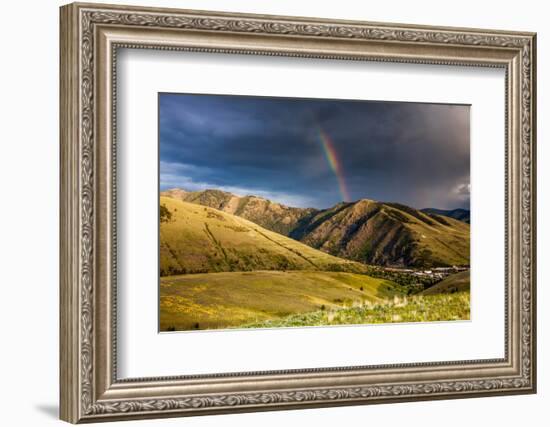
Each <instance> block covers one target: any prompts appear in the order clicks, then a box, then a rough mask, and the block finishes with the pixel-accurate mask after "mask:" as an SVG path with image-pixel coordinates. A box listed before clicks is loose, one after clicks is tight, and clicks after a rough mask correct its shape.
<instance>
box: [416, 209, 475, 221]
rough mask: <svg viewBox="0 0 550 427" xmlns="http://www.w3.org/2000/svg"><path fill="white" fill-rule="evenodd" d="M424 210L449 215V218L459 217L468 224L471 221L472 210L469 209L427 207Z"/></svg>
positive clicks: (429, 212) (429, 213)
mask: <svg viewBox="0 0 550 427" xmlns="http://www.w3.org/2000/svg"><path fill="white" fill-rule="evenodd" d="M422 212H424V213H426V214H428V215H441V216H447V217H449V218H454V219H458V220H459V221H463V222H465V223H467V224H469V223H470V211H469V210H468V209H452V210H445V209H435V208H426V209H422Z"/></svg>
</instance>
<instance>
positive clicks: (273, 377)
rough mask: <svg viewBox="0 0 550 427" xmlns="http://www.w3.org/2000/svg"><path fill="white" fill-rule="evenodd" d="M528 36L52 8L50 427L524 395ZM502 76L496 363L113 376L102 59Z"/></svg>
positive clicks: (111, 241) (530, 312)
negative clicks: (56, 203)
mask: <svg viewBox="0 0 550 427" xmlns="http://www.w3.org/2000/svg"><path fill="white" fill-rule="evenodd" d="M535 42H536V37H535V34H533V33H519V32H507V31H488V30H477V29H458V28H435V27H423V26H411V25H400V24H381V23H368V22H353V21H328V20H322V19H310V18H295V17H280V16H263V15H242V14H228V13H216V12H198V11H189V10H174V9H157V8H139V7H127V6H112V5H98V4H71V5H67V6H63V7H62V8H61V49H60V50H61V85H60V91H61V94H60V105H61V106H60V108H61V113H60V135H61V177H60V178H61V206H60V209H61V219H60V221H61V222H60V228H61V239H60V242H61V245H60V246H61V248H60V255H61V261H60V262H61V265H60V268H61V270H60V271H61V279H60V306H61V309H60V317H61V319H60V325H61V330H60V337H61V339H60V342H61V343H60V349H61V351H60V373H61V374H60V383H61V411H60V412H61V419H63V420H66V421H69V422H72V423H78V422H93V421H112V420H118V419H130V418H154V417H168V416H184V415H200V414H215V413H227V412H244V411H259V410H277V409H287V408H306V407H321V406H334V405H356V404H369V403H383V402H402V401H410V400H428V399H443V398H459V397H476V396H487V395H494V394H520V393H534V392H535V390H536V339H535V326H536V319H535V306H536V304H535V291H536V289H535V277H536V274H535V272H536V270H535V268H536V265H535V260H536V258H535V247H536V242H535V236H536V232H535V231H536V222H535V220H536V218H535V213H536V206H535V177H536V174H535V122H536V118H535V81H536V78H535V68H536V66H535V50H536V45H535ZM119 47H126V48H152V49H170V50H192V51H202V52H223V53H229V54H230V53H241V54H252V55H282V56H298V57H315V58H331V59H334V58H338V59H345V60H371V61H373V60H375V61H394V62H407V63H431V64H445V65H472V66H484V67H502V68H504V69H505V70H506V76H507V79H506V90H505V93H503V95H504V96H505V97H506V106H507V117H506V176H505V177H504V179H505V181H506V188H507V190H506V202H507V203H506V212H505V215H506V230H505V234H506V241H507V245H506V246H507V247H506V260H507V263H506V264H507V267H506V291H505V292H506V325H505V328H506V340H505V341H506V342H505V343H504V345H505V357H504V358H503V359H497V360H472V361H456V362H442V363H437V362H434V363H424V364H405V365H398V366H397V365H383V366H363V367H337V368H331V369H309V370H292V371H269V372H248V373H240V374H222V373H220V374H219V375H208V376H193V377H175V378H143V379H132V380H119V379H117V374H116V357H115V356H116V334H115V333H114V331H115V329H116V286H115V283H116V258H115V257H114V253H115V252H114V251H115V249H116V232H115V228H114V227H115V226H114V224H115V219H116V216H115V214H116V209H115V201H116V188H115V186H114V174H115V166H116V158H115V151H114V150H113V147H114V143H115V140H114V139H115V130H116V115H115V113H116V110H115V102H116V92H115V88H116V73H115V67H114V66H115V64H116V52H117V48H119Z"/></svg>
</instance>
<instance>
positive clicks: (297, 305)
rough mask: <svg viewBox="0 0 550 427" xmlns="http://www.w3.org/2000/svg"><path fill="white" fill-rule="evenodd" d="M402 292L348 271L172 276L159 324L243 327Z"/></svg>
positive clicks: (165, 327) (164, 282) (163, 292)
mask: <svg viewBox="0 0 550 427" xmlns="http://www.w3.org/2000/svg"><path fill="white" fill-rule="evenodd" d="M401 294H402V288H401V287H400V286H398V285H396V284H395V283H393V282H390V281H387V280H384V279H378V278H373V277H370V276H367V275H364V274H355V273H345V272H330V271H249V272H246V271H245V272H223V273H205V274H185V275H180V276H168V277H163V278H162V279H161V285H160V329H161V330H162V331H169V330H177V331H181V330H191V329H222V328H230V327H241V325H248V324H261V323H262V322H265V321H276V320H278V319H283V318H287V317H288V316H292V315H298V314H300V315H302V316H303V314H302V313H308V312H316V311H320V312H323V311H327V312H328V311H335V310H340V309H343V308H346V307H353V306H357V307H358V306H361V305H363V304H367V303H368V304H379V303H380V304H381V303H384V302H385V301H387V300H388V299H390V298H393V297H394V296H395V295H401ZM315 324H316V323H311V324H308V326H313V325H315ZM266 326H270V325H266Z"/></svg>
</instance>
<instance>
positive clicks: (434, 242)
mask: <svg viewBox="0 0 550 427" xmlns="http://www.w3.org/2000/svg"><path fill="white" fill-rule="evenodd" d="M161 196H163V197H167V198H173V199H178V200H182V201H184V202H187V203H193V204H197V205H202V206H207V207H210V208H214V209H217V210H219V211H222V212H225V213H229V214H231V215H235V216H237V217H241V218H244V219H246V220H248V221H251V222H253V223H255V224H258V225H260V226H261V227H264V228H266V229H267V230H270V231H273V232H276V233H279V234H282V235H283V236H288V237H290V238H292V239H294V240H296V241H299V242H302V243H304V244H306V245H308V246H309V247H312V248H314V249H318V250H320V251H322V252H324V253H327V254H330V255H333V256H335V257H339V258H345V259H348V260H351V261H356V262H360V263H364V264H375V265H382V266H392V267H417V268H423V267H439V266H452V265H469V263H470V253H469V251H470V227H469V224H467V223H466V222H463V221H460V220H457V219H455V218H452V217H449V216H443V215H439V214H436V213H431V212H423V211H422V210H417V209H414V208H411V207H409V206H406V205H403V204H399V203H383V202H377V201H374V200H370V199H361V200H358V201H355V202H340V203H338V204H336V205H334V206H332V207H330V208H328V209H314V208H293V207H289V206H285V205H282V204H280V203H275V202H272V201H270V200H268V199H264V198H261V197H257V196H253V195H249V196H237V195H234V194H232V193H228V192H224V191H221V190H214V189H210V190H203V191H196V192H188V191H185V190H182V189H171V190H167V191H165V192H162V193H161Z"/></svg>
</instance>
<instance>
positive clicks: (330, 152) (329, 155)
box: [318, 127, 351, 202]
mask: <svg viewBox="0 0 550 427" xmlns="http://www.w3.org/2000/svg"><path fill="white" fill-rule="evenodd" d="M318 133H319V141H320V142H321V147H322V148H323V152H324V153H325V158H326V159H327V163H328V165H329V166H330V169H331V170H332V172H333V173H334V176H336V179H337V181H338V188H339V189H340V195H341V196H342V200H343V201H344V202H351V197H350V195H349V191H348V188H347V186H346V180H345V179H344V174H343V173H342V164H341V162H340V160H339V159H338V155H337V154H336V150H335V148H334V144H333V142H332V140H331V139H330V137H329V136H328V135H327V134H326V132H325V131H324V130H323V129H322V128H320V127H319V128H318Z"/></svg>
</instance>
